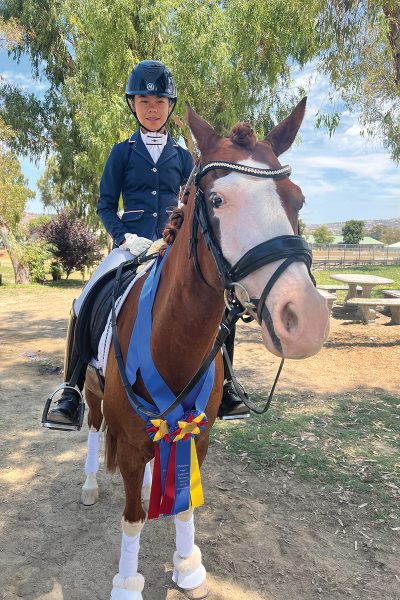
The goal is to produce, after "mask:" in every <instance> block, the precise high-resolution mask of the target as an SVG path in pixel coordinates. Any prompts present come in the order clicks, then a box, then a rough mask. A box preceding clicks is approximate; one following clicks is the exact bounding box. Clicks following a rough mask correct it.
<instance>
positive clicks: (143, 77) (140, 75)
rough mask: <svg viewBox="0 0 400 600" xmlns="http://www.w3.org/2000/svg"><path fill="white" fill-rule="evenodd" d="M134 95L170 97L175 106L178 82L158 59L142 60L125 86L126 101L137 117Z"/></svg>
mask: <svg viewBox="0 0 400 600" xmlns="http://www.w3.org/2000/svg"><path fill="white" fill-rule="evenodd" d="M134 96H162V97H164V98H170V99H171V101H172V103H173V105H174V106H175V103H176V100H177V93H176V84H175V79H174V77H173V75H172V73H171V71H170V70H169V69H168V68H167V67H166V66H165V65H164V64H163V63H161V62H159V61H158V60H142V62H140V63H139V64H137V65H136V67H135V68H134V69H133V71H132V73H131V74H130V75H129V79H128V83H127V84H126V88H125V98H126V101H127V103H128V106H129V108H130V109H131V111H132V113H133V114H134V115H135V117H136V113H135V110H134V106H133V102H132V100H133V97H134ZM171 113H172V110H171ZM164 125H165V123H164Z"/></svg>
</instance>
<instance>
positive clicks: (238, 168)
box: [196, 160, 292, 185]
mask: <svg viewBox="0 0 400 600" xmlns="http://www.w3.org/2000/svg"><path fill="white" fill-rule="evenodd" d="M215 169H225V170H227V171H235V172H236V173H243V174H244V175H253V177H270V178H273V179H283V178H284V177H289V175H290V174H291V172H292V168H291V167H290V165H285V166H283V167H280V168H279V169H259V168H258V167H250V166H249V165H240V164H238V163H231V162H226V161H222V160H218V161H214V162H210V163H207V164H206V165H204V167H203V168H202V170H201V171H199V172H198V173H197V175H196V185H197V184H198V182H199V181H200V179H201V178H202V177H204V175H206V174H207V173H208V172H209V171H214V170H215Z"/></svg>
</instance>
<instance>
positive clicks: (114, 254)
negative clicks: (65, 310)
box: [74, 248, 133, 315]
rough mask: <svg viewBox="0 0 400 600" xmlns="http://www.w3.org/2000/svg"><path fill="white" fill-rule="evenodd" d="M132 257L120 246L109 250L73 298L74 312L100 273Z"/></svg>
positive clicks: (106, 271) (77, 310) (77, 309)
mask: <svg viewBox="0 0 400 600" xmlns="http://www.w3.org/2000/svg"><path fill="white" fill-rule="evenodd" d="M132 258H133V256H132V254H131V253H130V252H127V251H126V250H121V248H114V250H111V252H110V254H109V255H108V256H106V257H105V259H104V260H103V261H102V262H101V263H100V265H99V266H98V267H97V269H96V270H95V272H94V273H93V275H92V276H91V278H90V279H89V281H88V282H87V284H86V285H85V287H84V288H83V290H82V292H81V294H80V296H79V298H77V299H76V300H75V302H74V312H75V314H76V315H78V314H79V311H80V309H81V306H82V304H83V301H84V299H85V298H86V296H87V295H88V293H89V291H90V290H91V289H92V287H93V285H94V284H95V283H96V281H98V279H100V277H101V276H102V275H104V274H105V273H108V271H111V269H116V268H117V267H118V266H119V265H120V264H121V263H123V262H125V261H127V260H131V259H132Z"/></svg>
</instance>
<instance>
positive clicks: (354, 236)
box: [342, 219, 365, 244]
mask: <svg viewBox="0 0 400 600" xmlns="http://www.w3.org/2000/svg"><path fill="white" fill-rule="evenodd" d="M364 229H365V223H364V221H357V220H355V219H351V220H350V221H346V223H345V224H344V225H343V227H342V234H343V243H344V244H359V243H360V241H361V240H362V239H363V237H364Z"/></svg>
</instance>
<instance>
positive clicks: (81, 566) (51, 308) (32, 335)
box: [0, 290, 400, 600]
mask: <svg viewBox="0 0 400 600" xmlns="http://www.w3.org/2000/svg"><path fill="white" fill-rule="evenodd" d="M75 294H76V292H75V293H74V291H66V290H64V291H62V292H60V291H58V290H47V291H46V293H45V292H41V291H39V292H38V293H37V294H36V296H35V297H33V296H32V295H31V294H30V295H27V294H26V293H24V292H23V291H22V290H21V291H20V290H17V291H15V292H14V291H13V293H12V294H11V293H10V292H7V293H2V294H1V296H0V299H1V302H0V339H1V346H0V365H1V379H0V403H1V404H0V406H1V409H2V418H1V425H0V428H1V437H0V506H1V515H0V598H3V599H4V600H11V599H16V598H25V599H26V600H34V599H35V600H38V599H40V600H50V599H51V600H95V599H96V600H97V599H98V600H106V599H108V597H109V591H110V588H111V578H112V576H113V575H114V574H115V573H116V571H117V561H118V556H119V545H120V525H119V522H120V515H121V513H122V508H123V502H124V496H123V489H122V483H121V480H120V477H119V475H117V476H113V477H111V476H110V475H108V474H106V473H104V472H103V471H102V472H101V473H100V477H99V481H100V486H101V490H100V493H101V499H100V502H99V503H98V504H97V505H95V506H94V507H92V508H85V507H83V506H82V505H81V504H80V503H79V497H80V487H81V485H82V482H83V462H84V456H85V444H86V435H87V430H86V428H85V430H84V431H82V432H80V433H70V434H68V433H58V432H50V431H46V430H43V429H41V428H40V427H39V425H38V423H39V420H40V416H41V412H42V407H43V399H44V398H45V397H46V394H47V393H49V392H50V391H51V390H52V389H53V388H54V386H55V384H56V383H57V382H59V381H60V379H61V376H60V374H59V373H57V366H59V365H60V364H61V360H62V353H63V345H64V337H65V332H66V315H67V314H68V312H69V306H70V303H71V300H72V298H73V297H74V296H75ZM49 315H51V316H49ZM387 321H388V319H386V318H385V317H382V318H381V323H380V324H379V325H376V326H375V327H364V326H362V325H354V324H352V325H348V324H343V323H342V322H340V321H333V331H332V336H331V338H330V341H329V342H328V344H327V346H326V348H324V349H323V350H322V352H321V353H320V354H319V355H318V356H317V357H314V358H312V359H309V360H307V361H304V362H290V363H288V364H287V365H286V367H285V370H284V373H283V377H282V381H281V384H280V388H279V389H280V392H282V391H288V392H291V393H301V394H302V395H304V396H305V397H307V398H310V399H311V398H312V397H313V395H315V394H320V395H321V394H326V395H327V396H329V394H331V393H337V392H342V391H343V392H344V391H346V392H348V391H354V393H362V389H363V388H369V389H371V388H376V389H383V390H387V391H390V392H392V393H394V394H400V392H399V390H400V385H399V384H400V375H399V369H398V365H399V359H400V346H399V343H400V341H399V340H400V327H388V326H386V325H385V323H386V322H387ZM40 357H42V360H41V361H38V360H36V359H37V358H40ZM43 357H46V360H43ZM235 364H236V365H237V370H238V375H239V376H240V378H242V379H243V380H245V381H246V383H247V385H248V386H249V387H251V388H267V387H268V384H269V381H270V380H271V372H272V365H275V364H276V361H275V360H274V359H273V358H271V357H269V356H268V355H267V353H266V352H265V350H264V349H263V348H262V347H261V346H260V343H259V337H258V331H257V329H256V328H255V327H250V328H248V327H247V328H244V327H241V328H240V330H239V332H238V344H237V352H236V359H235ZM52 371H53V372H52ZM203 480H204V484H205V494H206V505H205V506H204V507H203V508H201V509H199V510H198V511H197V517H196V523H197V543H198V544H199V546H200V547H201V548H202V550H203V554H204V562H205V565H206V568H207V570H208V573H209V583H210V588H211V593H210V596H209V598H210V600H231V599H246V600H261V599H262V600H311V599H313V598H327V599H329V600H338V599H341V598H352V599H353V600H354V599H360V600H361V599H362V600H370V599H371V600H372V599H373V600H376V599H377V598H379V599H380V600H396V598H397V599H398V598H400V553H399V531H390V530H387V528H385V527H384V526H383V525H382V526H380V525H379V523H377V522H376V521H374V522H370V521H368V520H367V517H366V516H365V515H364V514H363V511H362V509H361V510H360V509H359V503H358V502H357V498H355V497H352V498H349V497H348V496H347V495H346V493H344V492H343V491H341V490H340V489H339V488H338V490H334V491H333V492H332V490H326V489H325V488H324V487H321V486H319V485H314V484H309V483H304V482H302V481H300V480H298V479H296V478H295V477H294V476H293V475H291V474H290V473H288V472H286V473H285V472H284V471H283V470H282V471H280V470H275V472H272V471H268V470H265V471H264V472H263V473H261V474H255V473H253V472H252V471H251V470H250V469H249V468H247V467H246V465H245V464H243V463H241V462H240V461H238V460H237V459H235V458H234V457H231V456H228V455H227V454H226V453H224V452H223V451H222V449H221V448H219V447H215V445H214V446H213V447H212V448H211V450H210V452H209V455H208V458H207V462H206V465H205V468H204V475H203ZM399 517H400V515H399ZM356 542H357V543H356ZM173 550H174V544H173V523H172V522H171V520H170V519H164V520H161V521H158V522H151V523H148V524H147V525H146V527H145V529H144V532H143V535H142V547H141V555H140V569H141V571H142V572H143V574H144V575H145V577H146V587H145V592H144V600H182V599H183V595H182V594H181V593H180V592H179V591H178V590H177V589H176V588H175V587H174V586H173V585H172V584H171V570H172V564H171V559H172V553H173Z"/></svg>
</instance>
